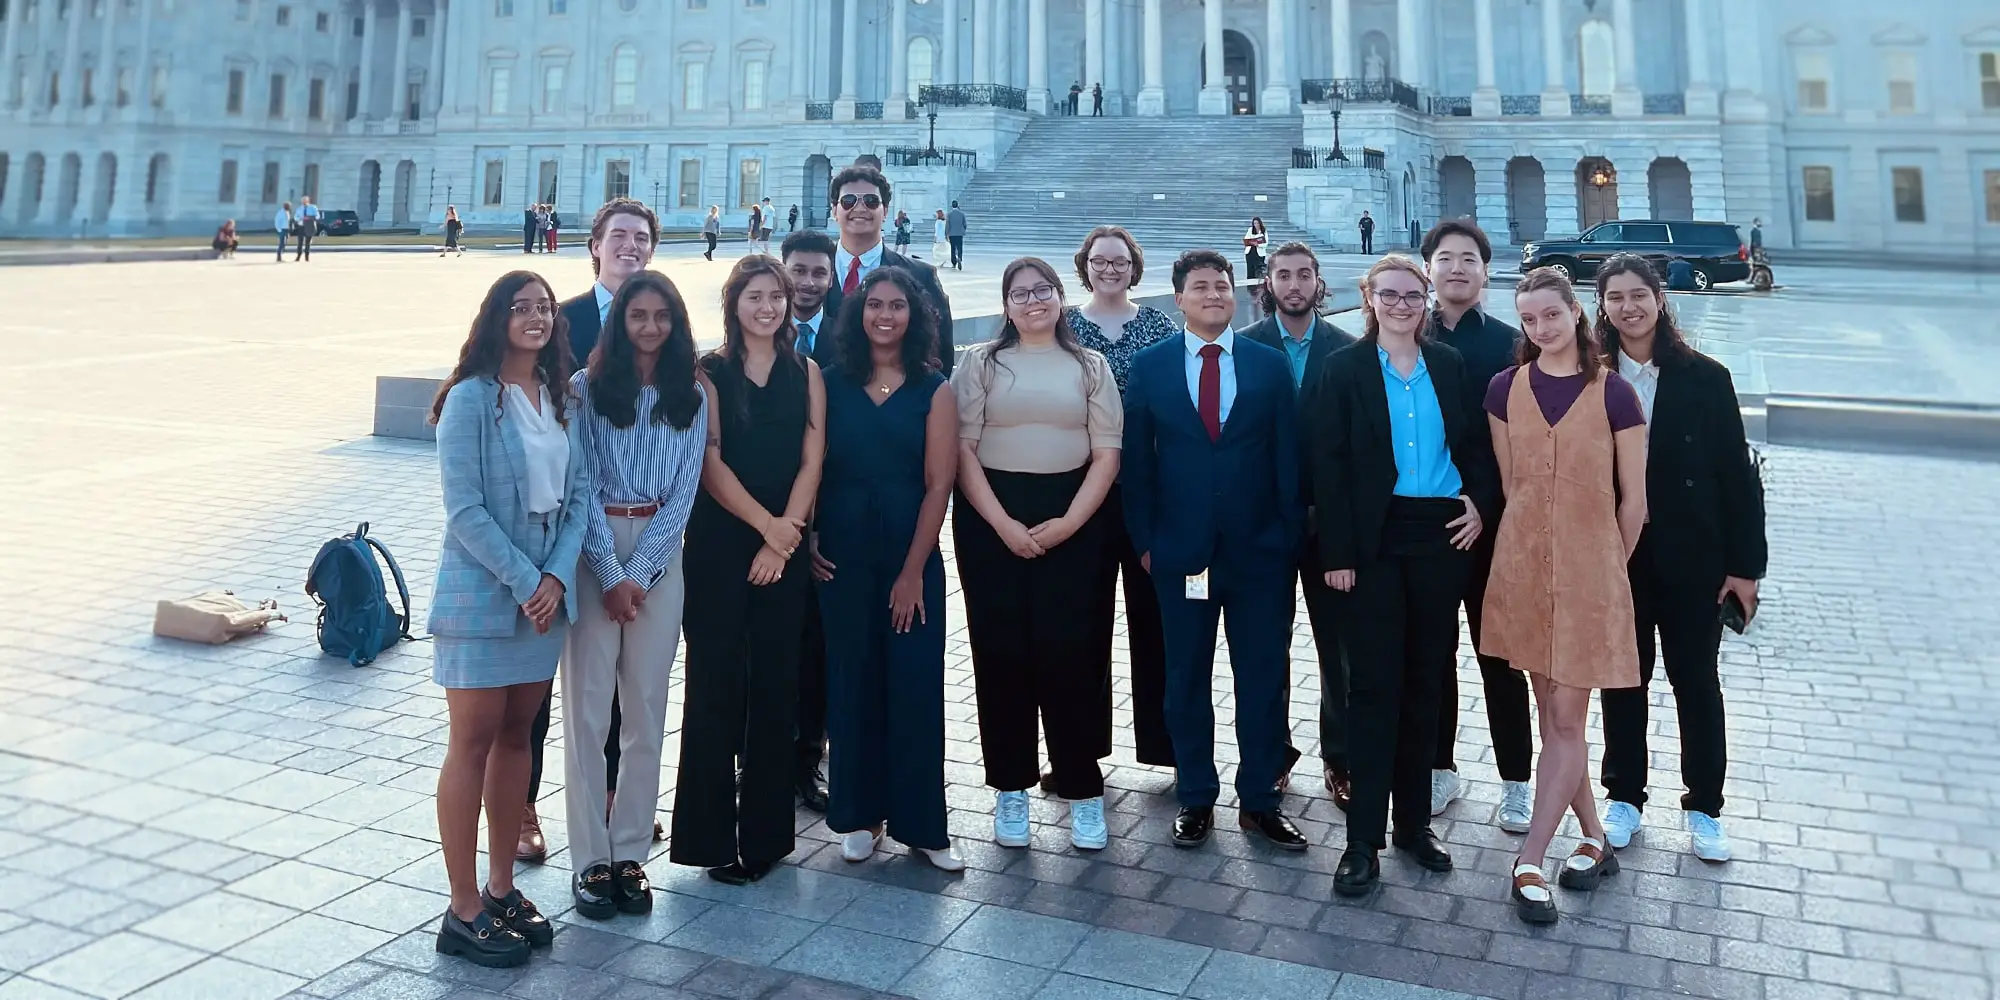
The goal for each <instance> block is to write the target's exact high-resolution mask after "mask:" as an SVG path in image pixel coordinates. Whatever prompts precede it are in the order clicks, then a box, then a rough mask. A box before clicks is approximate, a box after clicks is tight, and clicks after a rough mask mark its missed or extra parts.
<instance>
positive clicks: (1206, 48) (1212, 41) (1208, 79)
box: [1196, 0, 1229, 115]
mask: <svg viewBox="0 0 2000 1000" xmlns="http://www.w3.org/2000/svg"><path fill="white" fill-rule="evenodd" d="M1222 3H1223V0H1202V4H1201V38H1202V43H1201V57H1202V81H1203V82H1202V85H1201V101H1200V104H1199V105H1198V107H1197V108H1196V110H1197V111H1198V112H1199V113H1201V114H1204V115H1226V114H1228V113H1229V86H1228V84H1227V82H1226V81H1224V80H1223V77H1222Z"/></svg>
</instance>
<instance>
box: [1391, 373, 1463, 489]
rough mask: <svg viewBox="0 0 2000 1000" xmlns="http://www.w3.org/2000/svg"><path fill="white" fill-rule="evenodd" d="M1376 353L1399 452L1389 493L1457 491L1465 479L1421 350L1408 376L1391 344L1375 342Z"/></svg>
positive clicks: (1394, 443)
mask: <svg viewBox="0 0 2000 1000" xmlns="http://www.w3.org/2000/svg"><path fill="white" fill-rule="evenodd" d="M1375 354H1376V356H1377V357H1379V358H1380V359H1381V361H1382V389H1383V391H1384V392H1385V393H1386V394H1387V395H1388V397H1389V434H1390V444H1391V445H1392V446H1393V450H1394V451H1395V453H1396V488H1395V489H1394V490H1393V491H1391V492H1393V493H1394V494H1395V495H1396V496H1399V497H1446V498H1450V497H1456V496H1458V495H1459V494H1460V493H1461V492H1463V491H1464V488H1465V481H1464V480H1463V479H1461V478H1460V477H1459V474H1458V466H1456V465H1454V464H1452V461H1451V449H1450V448H1449V447H1448V446H1447V445H1446V444H1445V439H1444V410H1443V409H1441V408H1439V406H1438V398H1437V386H1435V385H1433V384H1432V383H1431V371H1430V368H1429V367H1427V366H1426V365H1425V364H1424V356H1423V355H1421V354H1419V355H1417V367H1415V368H1414V369H1411V371H1410V377H1409V378H1404V377H1403V375H1402V373H1401V372H1398V371H1397V370H1396V366H1395V365H1394V364H1392V363H1391V362H1390V361H1389V352H1388V350H1387V349H1385V348H1381V347H1377V348H1375Z"/></svg>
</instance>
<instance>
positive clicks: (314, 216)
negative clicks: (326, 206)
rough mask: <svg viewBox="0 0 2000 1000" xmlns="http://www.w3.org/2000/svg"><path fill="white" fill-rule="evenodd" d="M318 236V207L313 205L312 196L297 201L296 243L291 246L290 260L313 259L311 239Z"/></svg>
mask: <svg viewBox="0 0 2000 1000" xmlns="http://www.w3.org/2000/svg"><path fill="white" fill-rule="evenodd" d="M317 235H319V206H318V205H315V204H313V200H312V196H311V195H307V196H306V197H303V198H300V199H299V211H298V242H297V243H295V244H294V245H293V246H292V259H293V260H294V261H298V260H311V259H313V237H314V236H317Z"/></svg>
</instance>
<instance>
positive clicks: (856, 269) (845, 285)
mask: <svg viewBox="0 0 2000 1000" xmlns="http://www.w3.org/2000/svg"><path fill="white" fill-rule="evenodd" d="M860 287H861V258H859V257H850V258H848V260H847V278H846V280H844V281H842V282H841V283H840V294H842V295H846V294H848V293H850V292H852V291H854V290H855V289H857V288H860Z"/></svg>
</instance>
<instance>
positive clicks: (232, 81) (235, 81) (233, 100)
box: [222, 69, 243, 115]
mask: <svg viewBox="0 0 2000 1000" xmlns="http://www.w3.org/2000/svg"><path fill="white" fill-rule="evenodd" d="M222 110H223V111H225V112H227V113H229V114H232V115H240V114H242V113H243V71H242V70H240V69H232V70H230V71H229V96H228V97H227V98H225V99H224V100H223V104H222Z"/></svg>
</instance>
